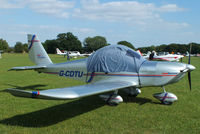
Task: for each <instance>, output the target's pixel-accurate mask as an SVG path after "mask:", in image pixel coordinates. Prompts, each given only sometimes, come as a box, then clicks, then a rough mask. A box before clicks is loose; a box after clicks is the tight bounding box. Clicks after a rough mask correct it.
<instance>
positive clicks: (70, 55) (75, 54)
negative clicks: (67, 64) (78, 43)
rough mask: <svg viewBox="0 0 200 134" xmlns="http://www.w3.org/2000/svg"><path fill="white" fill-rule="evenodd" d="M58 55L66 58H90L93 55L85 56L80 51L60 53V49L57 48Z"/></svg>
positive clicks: (85, 54)
mask: <svg viewBox="0 0 200 134" xmlns="http://www.w3.org/2000/svg"><path fill="white" fill-rule="evenodd" d="M56 53H57V54H58V55H64V56H67V54H68V55H69V57H75V58H77V57H85V56H86V57H88V56H90V55H91V53H88V54H87V53H84V54H81V53H80V52H79V51H65V52H64V53H63V52H61V51H60V49H59V48H56Z"/></svg>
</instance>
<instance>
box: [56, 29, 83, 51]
mask: <svg viewBox="0 0 200 134" xmlns="http://www.w3.org/2000/svg"><path fill="white" fill-rule="evenodd" d="M56 41H57V42H58V46H59V48H60V49H62V50H67V51H82V45H81V42H80V40H79V39H78V38H77V37H76V36H74V35H73V34H72V33H71V32H68V33H61V34H58V35H57V39H56Z"/></svg>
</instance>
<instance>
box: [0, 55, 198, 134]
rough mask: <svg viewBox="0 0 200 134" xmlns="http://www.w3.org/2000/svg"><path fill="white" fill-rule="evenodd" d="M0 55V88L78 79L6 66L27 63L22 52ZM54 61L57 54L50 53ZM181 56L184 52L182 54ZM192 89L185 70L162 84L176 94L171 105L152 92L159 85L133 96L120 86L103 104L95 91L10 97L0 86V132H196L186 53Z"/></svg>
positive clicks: (195, 74) (64, 83)
mask: <svg viewBox="0 0 200 134" xmlns="http://www.w3.org/2000/svg"><path fill="white" fill-rule="evenodd" d="M2 57H3V58H2V59H0V90H1V91H3V90H5V89H6V88H20V89H24V90H30V89H39V90H43V89H50V88H59V87H60V88H61V87H67V86H75V85H81V84H83V83H82V82H79V81H74V80H71V81H67V80H66V79H65V78H61V77H55V76H53V75H48V74H38V73H37V72H34V71H20V72H17V71H9V72H8V71H7V70H8V69H10V68H11V67H15V66H26V65H33V64H32V63H31V62H30V61H29V58H28V55H27V54H3V55H2ZM50 57H51V59H52V60H53V62H55V63H59V62H64V61H66V58H65V59H64V58H63V57H62V56H58V55H50ZM184 61H185V62H186V61H187V58H184ZM191 63H192V64H193V65H194V66H195V67H196V70H195V71H194V72H192V91H191V92H190V91H189V85H188V80H187V76H185V77H184V78H183V79H182V80H181V81H179V82H178V83H175V84H172V85H168V86H166V90H167V91H169V92H172V93H174V94H176V95H177V97H178V99H179V100H178V101H177V102H175V103H174V104H173V105H171V106H166V105H161V104H160V102H159V101H158V100H156V99H155V98H153V96H152V94H154V93H157V92H162V90H161V88H159V87H149V88H142V89H141V90H142V94H140V95H138V97H136V98H132V97H128V96H127V95H126V94H125V93H123V92H120V94H121V95H122V97H123V99H124V102H123V103H121V104H119V105H118V106H117V107H112V106H108V105H105V103H104V102H103V101H102V100H101V99H100V98H99V97H98V96H90V97H86V98H82V99H78V100H66V101H65V100H62V101H60V100H59V101H58V100H39V99H28V98H18V97H14V96H12V95H10V94H8V93H6V92H0V134H29V133H30V134H46V133H48V134H73V133H75V134H77V133H87V134H90V133H95V134H97V133H101V134H108V133H111V134H112V133H113V134H114V133H115V134H116V133H117V134H118V133H119V134H121V133H128V134H133V133H134V134H135V133H136V134H137V133H138V134H143V133H144V134H199V133H200V78H199V77H200V68H199V67H200V58H198V57H192V60H191Z"/></svg>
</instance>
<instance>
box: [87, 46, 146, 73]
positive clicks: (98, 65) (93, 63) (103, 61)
mask: <svg viewBox="0 0 200 134" xmlns="http://www.w3.org/2000/svg"><path fill="white" fill-rule="evenodd" d="M144 61H145V59H144V58H143V57H142V56H141V55H140V54H138V53H137V52H135V51H134V50H132V49H131V48H129V47H126V46H123V45H109V46H106V47H103V48H101V49H99V50H97V51H96V52H95V53H93V54H92V55H91V56H90V57H88V60H87V71H88V72H105V73H110V72H122V71H124V72H138V71H139V68H140V66H141V64H142V63H143V62H144Z"/></svg>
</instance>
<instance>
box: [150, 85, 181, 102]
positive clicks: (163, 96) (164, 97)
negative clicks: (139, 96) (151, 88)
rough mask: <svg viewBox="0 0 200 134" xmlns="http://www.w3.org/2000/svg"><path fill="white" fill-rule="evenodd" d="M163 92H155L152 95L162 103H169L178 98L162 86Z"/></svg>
mask: <svg viewBox="0 0 200 134" xmlns="http://www.w3.org/2000/svg"><path fill="white" fill-rule="evenodd" d="M162 89H163V92H162V93H155V94H153V96H154V97H155V98H156V99H158V100H160V101H161V103H162V104H164V105H171V104H172V103H173V102H175V101H177V100H178V98H177V96H176V95H175V94H173V93H170V92H166V90H165V87H164V86H162Z"/></svg>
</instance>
